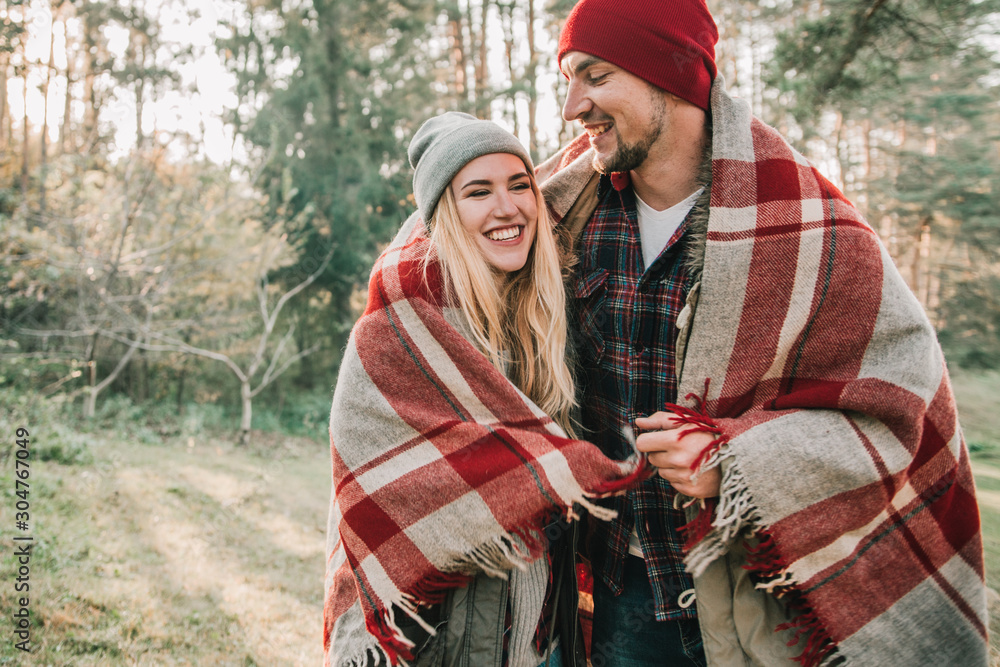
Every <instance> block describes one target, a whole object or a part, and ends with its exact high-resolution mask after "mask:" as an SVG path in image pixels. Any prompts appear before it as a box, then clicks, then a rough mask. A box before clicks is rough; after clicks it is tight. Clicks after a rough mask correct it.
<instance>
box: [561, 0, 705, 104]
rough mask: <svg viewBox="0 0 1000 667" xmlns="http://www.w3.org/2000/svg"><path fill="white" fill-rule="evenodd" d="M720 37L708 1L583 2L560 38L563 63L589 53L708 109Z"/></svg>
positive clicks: (572, 15)
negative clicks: (573, 55) (568, 57)
mask: <svg viewBox="0 0 1000 667" xmlns="http://www.w3.org/2000/svg"><path fill="white" fill-rule="evenodd" d="M718 41H719V31H718V30H717V29H716V27H715V21H714V20H712V15H711V14H710V13H709V12H708V7H707V6H706V5H705V0H624V1H623V0H580V2H578V3H577V5H576V6H575V7H574V8H573V11H572V12H570V15H569V18H567V19H566V25H564V26H563V29H562V34H561V35H560V36H559V62H560V63H562V59H563V56H564V55H566V54H567V53H568V52H570V51H582V52H583V53H589V54H590V55H592V56H597V57H598V58H601V59H602V60H607V61H608V62H610V63H614V64H615V65H618V66H619V67H621V68H622V69H624V70H627V71H629V72H631V73H632V74H635V75H636V76H638V77H640V78H642V79H645V80H646V81H648V82H649V83H651V84H653V85H654V86H657V87H658V88H662V89H663V90H666V91H667V92H670V93H673V94H674V95H676V96H677V97H680V98H682V99H685V100H687V101H688V102H691V103H692V104H695V105H697V106H699V107H701V108H702V109H705V110H706V111H707V110H708V96H709V93H710V91H711V90H712V80H713V79H715V73H716V69H715V43H716V42H718Z"/></svg>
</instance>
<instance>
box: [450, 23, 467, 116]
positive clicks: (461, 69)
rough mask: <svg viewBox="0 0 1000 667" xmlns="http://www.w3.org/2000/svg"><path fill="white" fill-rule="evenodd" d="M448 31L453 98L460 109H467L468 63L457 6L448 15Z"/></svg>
mask: <svg viewBox="0 0 1000 667" xmlns="http://www.w3.org/2000/svg"><path fill="white" fill-rule="evenodd" d="M448 30H449V36H450V38H451V59H452V62H453V63H454V67H455V76H454V77H453V78H454V85H455V97H456V98H457V99H458V100H459V105H460V107H461V108H462V109H466V108H468V107H467V105H468V102H469V87H468V76H469V75H468V72H467V71H466V68H467V67H468V61H467V59H466V57H465V30H464V28H463V26H462V11H461V9H459V7H458V5H457V4H456V5H454V8H453V10H452V11H450V12H449V15H448Z"/></svg>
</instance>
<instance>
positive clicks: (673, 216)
mask: <svg viewBox="0 0 1000 667" xmlns="http://www.w3.org/2000/svg"><path fill="white" fill-rule="evenodd" d="M702 190H704V188H701V189H699V190H698V191H697V192H695V193H694V194H692V195H691V196H690V197H688V198H687V199H685V200H684V201H682V202H679V203H677V204H674V205H673V206H671V207H670V208H668V209H665V210H663V211H657V210H656V209H655V208H653V207H652V206H650V205H649V204H647V203H646V202H644V201H642V199H640V198H639V195H636V196H635V208H636V211H637V212H638V213H639V239H640V241H641V242H642V260H643V263H644V264H645V266H646V268H647V269H648V268H649V265H650V264H652V263H653V262H655V261H656V258H657V257H659V256H660V253H661V252H662V251H663V249H664V248H665V247H666V246H667V241H669V240H670V237H671V236H673V235H674V232H676V231H677V228H678V227H680V226H681V223H682V222H684V218H686V217H687V214H688V213H689V212H690V211H691V209H692V208H693V207H694V203H695V202H696V201H697V200H698V196H699V195H700V194H701V193H702Z"/></svg>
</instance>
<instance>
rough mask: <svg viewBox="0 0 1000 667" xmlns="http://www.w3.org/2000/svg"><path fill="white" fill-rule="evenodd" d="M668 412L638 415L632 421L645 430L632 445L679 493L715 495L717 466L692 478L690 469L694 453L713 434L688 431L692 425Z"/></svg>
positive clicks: (709, 439)
mask: <svg viewBox="0 0 1000 667" xmlns="http://www.w3.org/2000/svg"><path fill="white" fill-rule="evenodd" d="M676 417H677V415H675V414H674V413H672V412H657V413H654V414H652V415H650V416H649V417H639V418H638V419H636V420H635V425H636V426H637V427H638V428H639V429H641V430H643V431H645V433H643V434H642V435H640V436H639V437H638V438H636V447H638V449H639V451H640V452H645V453H646V454H647V455H648V456H649V462H650V463H651V464H653V466H655V467H656V469H657V472H658V473H659V475H660V477H662V478H663V479H665V480H667V481H668V482H670V485H671V486H673V487H674V488H675V489H677V491H678V492H679V493H683V494H684V495H686V496H690V497H691V498H712V497H715V496H717V495H719V487H720V486H721V484H722V474H721V473H720V471H719V468H718V466H716V467H714V468H711V469H709V470H705V471H702V472H701V474H699V475H698V476H697V479H693V478H694V476H695V471H693V470H691V466H692V465H693V464H694V462H695V460H696V459H697V458H698V455H699V454H701V453H702V451H704V449H705V448H706V447H708V446H709V445H710V444H711V442H712V440H714V438H715V436H713V435H712V434H711V433H704V432H702V431H696V432H693V433H692V432H691V431H692V430H694V428H695V427H690V428H686V429H685V428H684V426H690V425H689V424H682V423H680V422H677V421H675V418H676Z"/></svg>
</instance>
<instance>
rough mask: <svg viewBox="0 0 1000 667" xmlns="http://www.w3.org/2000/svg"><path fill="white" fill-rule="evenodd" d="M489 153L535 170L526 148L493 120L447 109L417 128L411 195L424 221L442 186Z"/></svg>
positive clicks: (412, 149)
mask: <svg viewBox="0 0 1000 667" xmlns="http://www.w3.org/2000/svg"><path fill="white" fill-rule="evenodd" d="M490 153H510V154H511V155H516V156H517V157H519V158H521V160H523V161H524V164H525V166H527V167H528V170H529V171H531V172H532V173H534V171H535V168H534V166H532V164H531V157H530V156H529V155H528V151H527V150H525V148H524V146H522V145H521V142H520V141H518V140H517V138H516V137H515V136H514V135H513V134H511V133H510V132H508V131H507V130H505V129H503V128H502V127H500V126H499V125H497V124H496V123H494V122H491V121H488V120H479V119H478V118H476V117H475V116H470V115H469V114H467V113H461V112H458V111H449V112H448V113H443V114H441V115H440V116H435V117H434V118H431V119H430V120H428V121H427V122H425V123H424V124H423V125H421V126H420V129H419V130H417V133H416V134H414V135H413V140H412V141H411V142H410V148H409V150H408V151H407V154H408V155H409V158H410V166H411V167H413V196H414V198H415V199H416V200H417V208H418V209H420V216H421V217H422V218H423V219H424V223H425V224H429V221H430V219H431V215H432V214H433V213H434V209H435V207H437V203H438V200H439V199H440V198H441V194H442V193H443V192H444V189H445V188H446V187H448V184H449V183H451V179H452V178H454V177H455V174H457V173H458V172H459V171H461V170H462V167H464V166H465V165H467V164H468V163H469V162H471V161H472V160H475V159H476V158H477V157H481V156H483V155H489V154H490Z"/></svg>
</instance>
